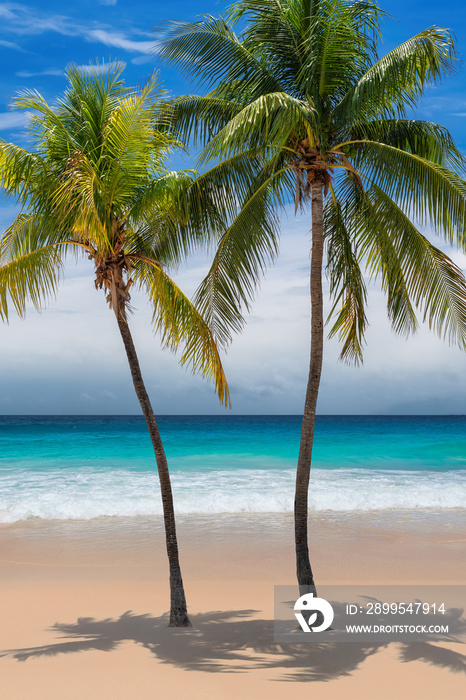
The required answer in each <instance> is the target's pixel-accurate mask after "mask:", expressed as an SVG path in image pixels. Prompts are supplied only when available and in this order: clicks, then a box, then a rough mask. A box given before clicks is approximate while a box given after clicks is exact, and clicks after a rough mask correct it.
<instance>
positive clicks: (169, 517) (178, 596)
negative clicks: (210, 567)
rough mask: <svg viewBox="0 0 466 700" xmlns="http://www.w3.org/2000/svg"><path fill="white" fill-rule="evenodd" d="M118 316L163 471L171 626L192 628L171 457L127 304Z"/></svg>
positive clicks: (120, 307) (159, 471) (117, 311)
mask: <svg viewBox="0 0 466 700" xmlns="http://www.w3.org/2000/svg"><path fill="white" fill-rule="evenodd" d="M118 307H119V308H118V309H117V310H115V315H116V318H117V322H118V327H119V329H120V333H121V337H122V339H123V343H124V346H125V350H126V355H127V357H128V363H129V367H130V370H131V375H132V377H133V384H134V388H135V390H136V394H137V397H138V399H139V403H140V404H141V408H142V412H143V414H144V418H145V419H146V423H147V428H148V430H149V434H150V438H151V440H152V445H153V447H154V452H155V459H156V461H157V469H158V473H159V481H160V490H161V493H162V507H163V518H164V522H165V538H166V543H167V554H168V562H169V567H170V622H169V627H191V622H190V620H189V617H188V611H187V607H186V598H185V594H184V587H183V579H182V577H181V568H180V561H179V557H178V543H177V539H176V526H175V511H174V508H173V496H172V488H171V483H170V473H169V471H168V463H167V457H166V455H165V451H164V449H163V445H162V439H161V437H160V433H159V429H158V426H157V422H156V420H155V416H154V412H153V410H152V406H151V403H150V399H149V396H148V394H147V391H146V388H145V386H144V382H143V379H142V374H141V368H140V366H139V360H138V357H137V354H136V349H135V347H134V343H133V338H132V336H131V332H130V330H129V326H128V321H127V318H126V311H125V307H124V304H123V303H120V304H118Z"/></svg>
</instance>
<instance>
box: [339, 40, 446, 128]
mask: <svg viewBox="0 0 466 700" xmlns="http://www.w3.org/2000/svg"><path fill="white" fill-rule="evenodd" d="M455 67H456V61H455V50H454V44H453V40H452V35H451V32H450V31H449V30H447V29H439V28H438V27H430V28H429V29H426V30H424V31H423V32H420V33H419V34H417V35H416V36H414V37H412V38H411V39H409V40H408V41H406V42H404V43H403V44H401V45H400V46H398V47H397V48H395V49H393V50H392V51H390V52H389V53H388V54H386V55H385V56H383V58H381V59H380V60H379V61H377V62H376V63H374V64H373V65H372V66H371V67H370V68H369V69H368V70H367V72H366V73H365V74H364V75H363V76H362V77H361V78H360V79H359V80H358V81H357V82H356V84H354V85H352V86H351V87H349V89H348V91H347V92H346V95H345V96H344V97H343V99H342V100H341V102H340V104H339V105H338V106H336V107H335V110H334V115H333V116H334V119H335V121H336V122H337V123H340V124H342V125H344V124H345V123H347V122H348V123H351V124H358V123H359V122H363V123H367V122H368V121H372V120H374V119H384V118H385V119H387V118H388V119H390V118H396V117H401V118H403V117H405V116H406V114H407V110H408V109H410V108H412V107H415V105H416V104H417V102H418V100H419V99H420V97H422V95H423V93H424V91H425V89H426V87H427V86H428V85H431V84H433V83H435V82H437V81H439V80H441V78H442V77H443V76H445V75H448V74H450V73H451V72H452V71H453V70H454V69H455Z"/></svg>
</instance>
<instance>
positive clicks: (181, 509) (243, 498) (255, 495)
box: [0, 468, 466, 523]
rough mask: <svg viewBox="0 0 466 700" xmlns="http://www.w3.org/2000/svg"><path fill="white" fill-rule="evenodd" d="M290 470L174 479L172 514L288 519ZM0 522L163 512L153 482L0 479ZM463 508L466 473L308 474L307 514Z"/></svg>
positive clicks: (93, 474)
mask: <svg viewBox="0 0 466 700" xmlns="http://www.w3.org/2000/svg"><path fill="white" fill-rule="evenodd" d="M294 481H295V471H294V470H293V469H270V470H264V469H260V470H259V469H256V470H235V471H210V472H208V473H205V472H200V471H198V472H193V471H191V472H189V473H185V474H180V473H176V474H174V475H173V476H172V485H173V492H174V502H175V509H176V511H177V512H178V513H183V514H190V513H192V514H195V513H199V514H216V513H241V512H247V513H291V512H292V510H293V499H294ZM0 494H1V495H0V523H13V522H17V521H20V520H26V519H29V518H42V519H47V520H49V519H54V520H55V519H66V520H68V519H71V520H75V519H84V520H88V519H92V518H97V517H103V516H147V515H157V514H160V513H161V512H162V504H161V498H160V494H159V485H158V480H157V475H156V474H154V473H149V472H131V471H126V470H123V469H120V470H112V471H104V470H98V469H94V468H92V469H91V468H89V469H81V470H80V471H79V472H73V473H69V472H67V473H65V472H64V471H63V470H61V471H60V470H58V469H56V470H51V471H47V472H45V471H44V472H38V471H36V472H31V471H28V470H15V471H13V470H8V471H6V472H3V473H2V474H0ZM465 506H466V470H461V471H450V472H442V473H439V472H430V473H428V472H422V473H420V472H414V471H403V472H402V471H399V470H396V471H389V470H373V471H370V472H369V471H368V470H367V469H335V470H328V469H325V470H324V469H314V470H313V471H312V477H311V485H310V490H309V507H310V510H311V511H339V512H343V511H354V512H358V511H384V510H389V509H410V510H413V509H414V510H415V509H426V508H435V509H444V508H464V507H465Z"/></svg>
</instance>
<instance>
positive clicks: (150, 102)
mask: <svg viewBox="0 0 466 700" xmlns="http://www.w3.org/2000/svg"><path fill="white" fill-rule="evenodd" d="M122 70H123V66H121V65H119V64H113V65H111V66H110V67H109V68H105V66H102V67H98V66H97V67H94V69H93V68H92V67H91V68H90V69H89V70H87V71H80V70H78V69H77V68H76V67H73V66H72V67H70V68H69V69H68V71H67V76H68V80H69V88H68V90H67V92H66V93H65V94H64V95H63V97H62V98H61V99H59V100H58V102H57V104H56V105H55V106H49V105H48V104H47V102H46V101H45V99H44V98H43V97H42V96H41V95H40V94H38V93H37V92H35V91H26V92H23V93H21V94H20V95H19V96H18V99H17V100H16V102H15V103H14V106H15V107H16V108H20V109H26V110H30V111H32V113H33V115H32V116H30V120H29V130H30V135H31V137H32V148H31V149H30V150H26V149H25V148H21V147H19V146H17V145H14V144H11V143H6V142H4V141H2V142H0V178H1V184H2V185H3V188H4V190H5V192H6V193H7V194H9V195H13V196H14V197H16V199H17V201H18V202H19V203H20V205H21V206H22V212H21V213H20V214H19V216H18V217H17V218H16V220H15V221H14V223H13V224H12V225H11V226H10V227H9V228H8V229H7V230H6V231H5V232H4V234H3V235H2V237H1V238H0V315H1V316H2V317H3V319H4V320H8V314H9V307H10V306H13V307H14V308H15V309H16V311H17V313H18V314H19V315H20V316H22V315H23V314H24V312H25V310H26V306H27V303H28V301H29V302H32V304H33V305H34V306H35V307H37V308H40V307H41V306H42V305H43V303H44V302H46V301H47V299H48V298H49V297H51V296H53V295H54V294H55V292H56V289H57V285H58V282H59V279H60V275H61V272H62V267H63V263H64V260H65V257H66V256H67V255H68V254H69V253H73V252H74V253H75V254H76V255H77V256H79V255H83V256H84V257H86V258H88V259H89V260H90V261H91V262H92V263H93V265H94V274H95V286H96V288H99V289H102V290H103V291H104V293H105V294H106V299H107V302H108V304H109V306H110V308H111V309H112V310H113V312H114V314H115V319H116V322H117V324H118V328H119V330H120V333H121V337H122V340H123V344H124V347H125V350H126V355H127V358H128V363H129V367H130V370H131V376H132V379H133V384H134V388H135V391H136V394H137V397H138V399H139V403H140V405H141V409H142V412H143V414H144V418H145V420H146V423H147V427H148V430H149V434H150V438H151V441H152V445H153V448H154V452H155V458H156V461H157V467H158V474H159V480H160V489H161V495H162V505H163V515H164V523H165V533H166V546H167V554H168V560H169V570H170V622H169V624H170V626H177V627H178V626H190V621H189V618H188V614H187V607H186V599H185V592H184V587H183V580H182V576H181V569H180V563H179V557H178V545H177V538H176V529H175V515H174V509H173V498H172V490H171V485H170V475H169V471H168V465H167V458H166V455H165V452H164V448H163V445H162V440H161V438H160V433H159V430H158V427H157V422H156V420H155V416H154V412H153V410H152V407H151V403H150V400H149V396H148V394H147V391H146V389H145V386H144V382H143V379H142V375H141V370H140V366H139V362H138V357H137V354H136V350H135V347H134V343H133V339H132V336H131V332H130V328H129V325H128V310H129V308H130V306H129V303H130V288H131V286H132V285H134V286H135V287H136V288H139V289H141V290H143V291H144V292H145V293H146V294H147V295H148V297H149V300H150V302H151V304H152V308H153V322H154V326H155V329H156V330H158V331H160V332H161V338H162V343H163V345H165V346H168V347H169V348H171V349H173V350H174V349H176V347H177V346H178V344H179V343H181V344H182V345H184V351H183V353H182V356H181V364H185V363H186V364H188V365H191V366H192V369H193V371H194V370H196V371H200V372H201V373H202V374H203V375H204V376H207V377H209V378H211V379H213V381H214V383H215V388H216V392H217V393H218V396H219V398H220V399H221V401H222V402H223V403H227V404H228V402H229V397H228V387H227V384H226V381H225V376H224V373H223V369H222V365H221V362H220V358H219V354H218V350H217V346H216V343H215V341H214V338H213V335H212V333H211V331H210V329H209V327H208V325H207V324H206V322H205V321H204V320H203V318H202V316H201V314H200V313H199V311H198V310H197V309H196V307H195V306H194V305H193V304H192V303H191V301H190V300H189V299H188V298H187V297H186V296H185V295H184V294H183V292H182V291H181V290H180V289H179V287H178V286H177V285H176V284H175V282H174V281H173V280H172V279H171V278H170V277H169V276H168V274H167V271H166V264H169V263H172V262H176V261H178V260H179V259H181V258H182V257H183V256H184V255H185V254H186V252H187V251H188V250H189V248H190V247H192V245H194V244H195V243H196V240H197V238H199V237H202V227H203V225H204V224H205V221H203V218H204V220H205V219H206V218H208V215H209V211H210V209H209V207H211V205H212V203H210V204H209V201H208V193H205V196H204V199H200V197H201V195H200V191H199V189H198V188H197V189H196V181H195V179H193V176H192V174H190V173H178V174H177V173H172V172H169V171H168V170H167V168H166V164H165V163H166V157H167V155H168V153H169V152H170V149H171V148H172V147H173V146H176V145H179V143H178V142H177V141H176V140H174V139H173V137H171V136H170V134H169V132H168V130H167V129H166V125H164V123H163V121H161V119H160V98H161V96H162V93H161V91H160V89H159V87H158V83H157V80H156V79H155V78H151V79H150V80H149V81H148V82H147V84H146V85H145V86H144V87H142V88H141V89H139V90H136V89H128V88H125V86H124V84H123V81H122V80H121V73H122ZM201 210H202V211H201ZM200 212H201V213H200ZM190 213H191V214H193V221H194V219H195V220H196V221H197V222H198V224H199V226H198V228H197V229H196V225H195V224H193V223H191V220H190V218H189V217H190Z"/></svg>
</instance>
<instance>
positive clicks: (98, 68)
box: [76, 61, 126, 73]
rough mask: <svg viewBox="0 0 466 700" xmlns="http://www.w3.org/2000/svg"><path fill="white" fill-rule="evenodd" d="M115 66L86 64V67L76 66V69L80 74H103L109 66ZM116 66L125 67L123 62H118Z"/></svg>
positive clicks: (109, 64)
mask: <svg viewBox="0 0 466 700" xmlns="http://www.w3.org/2000/svg"><path fill="white" fill-rule="evenodd" d="M113 65H115V64H114V63H96V64H92V63H90V64H88V65H82V66H76V68H77V69H78V70H79V71H81V72H82V73H105V72H106V71H107V70H108V69H109V68H110V67H111V66H113ZM118 65H121V66H122V67H123V68H125V67H126V63H124V62H123V61H118Z"/></svg>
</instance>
